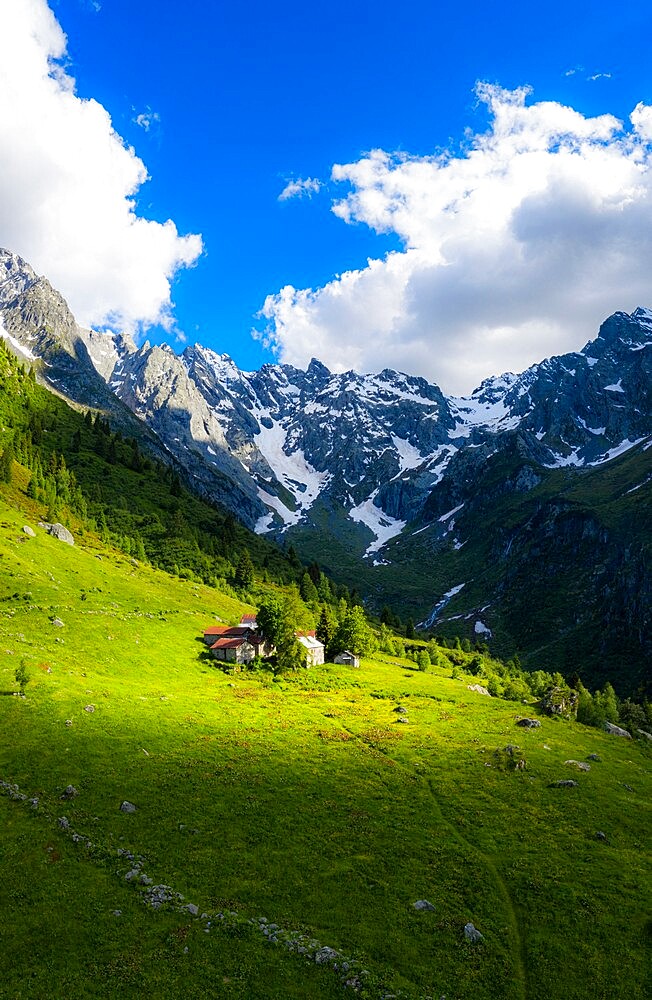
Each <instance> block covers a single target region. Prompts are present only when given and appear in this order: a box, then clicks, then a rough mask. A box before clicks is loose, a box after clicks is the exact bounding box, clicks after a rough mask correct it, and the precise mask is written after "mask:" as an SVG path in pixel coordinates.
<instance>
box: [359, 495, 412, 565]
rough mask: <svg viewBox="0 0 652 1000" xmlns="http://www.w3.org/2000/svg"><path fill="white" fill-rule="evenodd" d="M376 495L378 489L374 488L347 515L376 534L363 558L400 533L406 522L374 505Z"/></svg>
mask: <svg viewBox="0 0 652 1000" xmlns="http://www.w3.org/2000/svg"><path fill="white" fill-rule="evenodd" d="M377 495H378V490H374V492H373V493H372V494H371V496H370V497H369V499H368V500H363V502H362V503H360V504H358V506H357V507H353V508H352V509H351V510H350V511H349V517H350V518H351V520H352V521H357V522H359V523H361V524H364V525H365V526H366V527H367V528H369V530H370V531H371V532H372V534H373V535H375V536H376V537H375V540H374V541H373V542H372V543H371V544H370V545H369V546H368V547H367V550H366V551H365V558H366V557H367V556H370V555H372V554H373V553H374V552H378V550H379V549H381V548H382V547H383V545H386V544H387V542H388V541H389V540H390V538H394V536H395V535H398V534H400V532H401V531H402V530H403V528H404V527H405V524H406V522H405V521H398V520H397V519H396V518H393V517H390V516H389V514H385V512H384V511H383V510H381V509H380V507H376V505H375V503H374V500H375V499H376V496H377Z"/></svg>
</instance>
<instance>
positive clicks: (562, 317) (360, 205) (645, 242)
mask: <svg viewBox="0 0 652 1000" xmlns="http://www.w3.org/2000/svg"><path fill="white" fill-rule="evenodd" d="M477 90H478V96H479V98H480V100H481V101H483V102H484V103H485V104H486V105H487V107H488V109H489V113H490V118H491V123H490V127H489V129H488V131H486V132H485V133H482V134H476V135H470V136H467V140H466V143H465V147H464V149H462V150H461V151H458V152H456V153H444V154H440V155H435V156H427V157H417V156H408V155H405V154H394V155H392V154H388V153H386V152H383V151H382V150H374V151H373V152H371V153H369V154H368V155H366V156H364V157H363V158H362V159H360V160H358V161H357V162H355V163H349V164H345V165H336V166H334V167H333V171H332V176H333V180H334V181H338V182H346V183H348V184H349V185H350V188H351V190H350V193H349V194H348V195H347V196H346V197H344V198H342V199H341V200H339V201H337V202H335V204H334V206H333V211H334V212H335V214H336V215H337V216H338V217H339V218H340V219H342V220H343V221H344V222H347V223H360V222H362V223H365V224H366V225H367V226H369V227H371V228H372V229H373V230H375V231H376V232H378V233H395V234H397V235H398V236H399V237H400V239H401V240H402V242H403V244H404V249H403V250H402V251H401V252H393V253H390V254H388V255H387V256H386V257H385V258H383V259H382V260H370V261H368V263H367V265H366V267H363V268H361V269H360V270H357V271H348V272H346V273H344V274H342V275H340V276H338V277H337V278H335V279H334V280H333V281H330V282H329V283H328V284H326V285H325V286H324V287H322V288H317V289H303V290H301V289H296V288H294V287H292V286H291V285H288V286H286V287H285V288H283V289H282V290H281V291H280V292H278V293H277V294H276V295H270V296H268V297H267V299H266V301H265V304H264V307H263V310H262V315H263V316H264V317H265V318H266V319H267V321H268V324H267V328H266V330H265V331H264V333H263V334H260V336H261V337H263V339H266V341H267V343H269V344H271V346H273V347H274V348H275V349H276V351H277V353H278V354H279V356H280V357H281V359H282V360H284V361H288V362H290V363H292V364H295V365H305V364H306V363H307V361H308V360H309V359H310V357H311V356H312V355H313V354H314V355H317V356H318V357H320V358H322V360H323V361H324V362H325V363H326V364H328V365H330V366H331V367H332V368H334V369H335V370H344V369H346V368H348V367H355V368H357V369H358V370H360V369H362V370H367V371H369V370H378V369H379V368H382V367H384V366H388V367H394V368H398V369H402V370H404V371H408V372H416V373H418V374H422V375H424V376H426V377H427V378H429V379H432V380H434V381H436V382H438V383H440V384H441V385H442V386H443V387H444V388H445V389H448V390H449V391H467V390H469V389H471V388H472V387H473V386H474V385H477V384H478V382H479V381H480V380H481V379H482V378H484V377H485V376H487V375H489V374H494V373H498V372H502V371H505V370H508V369H511V370H521V369H523V368H524V367H527V365H529V364H531V363H532V362H534V361H537V360H540V359H541V358H543V357H545V356H548V355H550V354H553V353H560V352H564V351H568V350H576V349H578V348H579V347H581V346H582V345H583V344H584V343H585V342H586V341H587V340H588V339H590V338H591V337H593V336H594V335H595V333H596V331H597V327H598V325H599V323H600V322H601V321H602V320H603V319H604V318H605V317H606V316H607V315H608V314H609V313H611V312H613V311H614V310H616V309H628V310H629V309H633V308H635V306H637V305H639V304H646V303H650V301H651V300H652V285H651V283H650V273H651V272H652V169H651V168H652V152H651V149H650V146H649V143H650V140H651V139H652V108H650V107H647V106H645V105H643V104H639V105H637V107H636V109H635V110H634V112H633V113H632V116H631V125H632V127H631V128H630V129H627V130H626V129H623V126H622V123H621V122H619V121H618V120H617V119H615V118H613V117H612V116H611V115H601V116H599V117H595V118H586V117H584V116H583V115H581V114H580V113H579V112H577V111H574V110H573V109H572V108H570V107H565V106H563V105H561V104H558V103H555V102H551V101H545V102H539V103H531V104H528V103H527V98H528V95H529V91H528V88H520V89H518V90H516V91H505V90H502V89H500V88H499V87H497V86H491V85H488V84H480V85H478V88H477Z"/></svg>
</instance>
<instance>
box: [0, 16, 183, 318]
mask: <svg viewBox="0 0 652 1000" xmlns="http://www.w3.org/2000/svg"><path fill="white" fill-rule="evenodd" d="M65 56H66V36H65V35H64V33H63V31H62V29H61V27H60V25H59V23H58V22H57V20H56V18H55V16H54V14H53V13H52V11H51V10H50V8H49V7H48V5H47V3H46V0H20V2H19V3H0V94H1V95H2V97H1V98H0V246H5V247H7V248H9V249H11V250H15V251H17V252H18V253H20V254H21V255H22V256H23V257H25V258H26V259H27V260H28V261H29V262H30V263H31V264H32V266H33V267H34V268H35V270H37V271H38V272H40V273H43V274H46V275H47V277H48V278H49V279H50V280H51V282H52V283H53V285H54V286H55V287H57V288H59V289H60V291H61V292H62V293H63V294H64V295H65V297H66V298H67V300H68V302H69V304H70V306H71V308H72V310H73V312H74V313H75V315H76V317H77V319H78V320H79V321H80V322H81V323H83V324H86V325H89V326H90V325H92V324H93V325H100V324H104V323H110V324H113V325H115V326H118V327H122V328H125V329H128V330H131V331H134V330H136V329H138V328H139V327H141V326H142V327H146V326H148V325H151V324H154V323H159V322H160V323H163V324H164V325H167V326H170V325H171V324H172V303H171V298H170V283H171V280H172V278H173V277H174V275H175V274H176V272H177V271H178V270H179V268H181V267H185V266H190V265H192V264H193V263H194V262H195V261H196V259H197V257H198V256H199V254H200V253H201V250H202V241H201V237H200V236H197V235H188V236H180V235H179V233H178V232H177V228H176V226H175V224H174V222H172V221H171V220H168V221H167V222H165V223H159V222H154V221H151V220H148V219H145V218H143V217H142V216H140V215H139V214H138V212H137V208H136V203H135V200H134V199H135V197H136V195H137V193H138V190H139V188H140V187H141V185H142V184H143V183H144V182H145V181H146V180H147V170H146V168H145V165H144V163H143V162H142V160H140V159H139V158H138V156H137V155H136V153H135V152H134V150H133V149H131V148H129V147H128V146H126V145H125V143H124V141H123V140H122V139H121V137H120V136H119V135H118V134H117V133H116V132H115V130H114V129H113V126H112V123H111V118H110V116H109V114H108V112H107V111H106V110H105V108H103V107H102V105H101V104H98V103H97V101H94V100H92V99H90V100H87V99H82V98H80V97H79V96H77V94H76V92H75V80H74V79H73V78H72V77H71V76H70V74H69V72H68V71H67V70H66V68H65V63H64V60H65Z"/></svg>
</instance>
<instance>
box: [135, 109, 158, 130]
mask: <svg viewBox="0 0 652 1000" xmlns="http://www.w3.org/2000/svg"><path fill="white" fill-rule="evenodd" d="M131 110H132V111H135V110H136V109H135V108H132V109H131ZM131 120H132V122H133V123H134V125H139V126H140V128H142V129H144V131H145V132H149V130H150V129H151V127H152V125H154V124H157V123H158V122H160V120H161V116H160V115H159V113H158V111H152V109H151V108H150V107H149V106H148V107H147V110H146V111H141V112H140V114H138V115H136V117H135V118H132V119H131Z"/></svg>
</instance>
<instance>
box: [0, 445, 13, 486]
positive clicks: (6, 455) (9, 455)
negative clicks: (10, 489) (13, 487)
mask: <svg viewBox="0 0 652 1000" xmlns="http://www.w3.org/2000/svg"><path fill="white" fill-rule="evenodd" d="M13 475H14V446H13V444H11V443H10V444H7V445H5V447H4V449H3V452H2V455H0V483H10V482H11V481H12V479H13Z"/></svg>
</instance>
